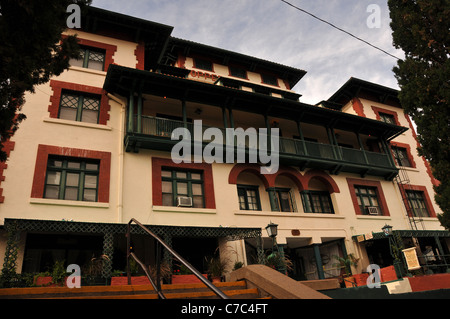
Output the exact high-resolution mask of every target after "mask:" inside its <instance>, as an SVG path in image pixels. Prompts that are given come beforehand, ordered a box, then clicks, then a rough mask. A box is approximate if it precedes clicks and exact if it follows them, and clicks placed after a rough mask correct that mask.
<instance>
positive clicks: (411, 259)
mask: <svg viewBox="0 0 450 319" xmlns="http://www.w3.org/2000/svg"><path fill="white" fill-rule="evenodd" d="M402 251H403V254H404V255H405V259H406V264H407V265H408V270H417V269H420V264H419V259H418V258H417V252H416V248H414V247H413V248H408V249H403V250H402Z"/></svg>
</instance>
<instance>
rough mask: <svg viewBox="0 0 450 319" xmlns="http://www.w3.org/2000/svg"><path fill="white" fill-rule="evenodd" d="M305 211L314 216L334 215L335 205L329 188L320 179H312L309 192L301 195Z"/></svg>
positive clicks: (303, 192)
mask: <svg viewBox="0 0 450 319" xmlns="http://www.w3.org/2000/svg"><path fill="white" fill-rule="evenodd" d="M300 194H301V197H302V203H303V211H304V212H305V213H313V214H334V208H333V203H332V201H331V196H330V192H329V191H328V188H327V186H326V185H325V184H324V183H323V182H322V181H320V180H319V179H316V178H312V179H311V180H310V181H309V184H308V190H305V191H302V192H301V193H300Z"/></svg>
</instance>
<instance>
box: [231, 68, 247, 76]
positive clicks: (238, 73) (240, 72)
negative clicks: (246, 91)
mask: <svg viewBox="0 0 450 319" xmlns="http://www.w3.org/2000/svg"><path fill="white" fill-rule="evenodd" d="M229 69H230V75H231V76H234V77H236V78H240V79H247V71H245V69H243V68H240V67H236V66H230V67H229Z"/></svg>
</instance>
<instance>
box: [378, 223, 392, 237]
mask: <svg viewBox="0 0 450 319" xmlns="http://www.w3.org/2000/svg"><path fill="white" fill-rule="evenodd" d="M381 229H382V230H383V232H384V234H385V235H386V236H390V235H392V226H390V225H388V224H386V225H384V227H383V228H381Z"/></svg>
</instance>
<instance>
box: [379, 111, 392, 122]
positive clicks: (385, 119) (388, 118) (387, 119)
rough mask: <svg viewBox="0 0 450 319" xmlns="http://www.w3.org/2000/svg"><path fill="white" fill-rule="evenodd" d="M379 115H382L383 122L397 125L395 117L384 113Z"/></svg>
mask: <svg viewBox="0 0 450 319" xmlns="http://www.w3.org/2000/svg"><path fill="white" fill-rule="evenodd" d="M378 114H379V115H380V120H381V121H382V122H384V123H388V124H396V123H395V117H394V115H392V114H387V113H382V112H379V113H378Z"/></svg>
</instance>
